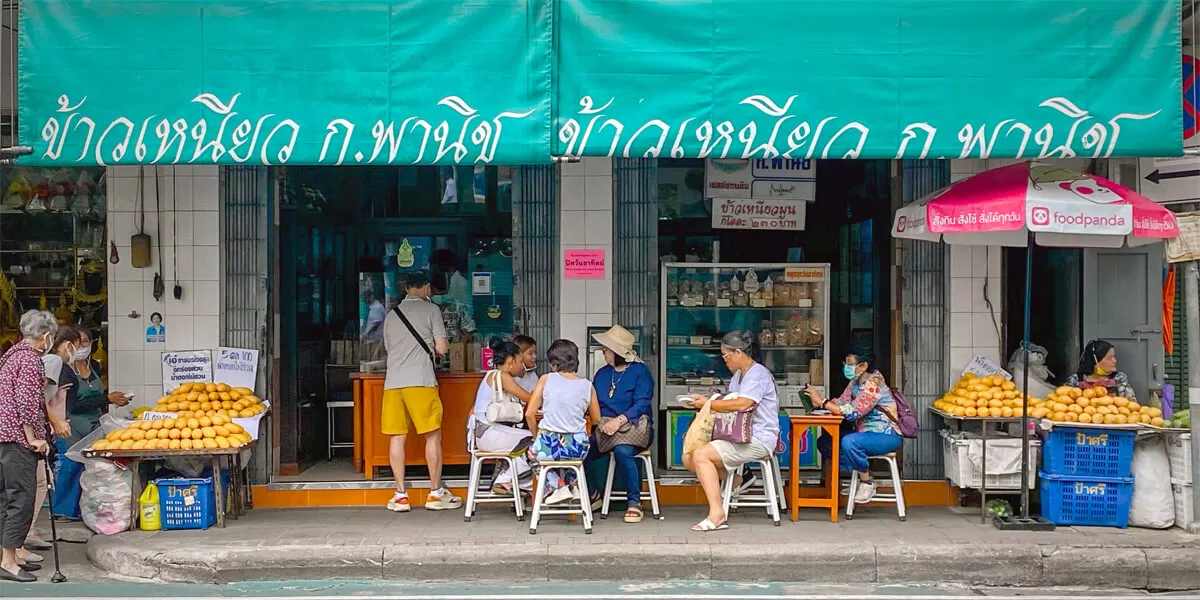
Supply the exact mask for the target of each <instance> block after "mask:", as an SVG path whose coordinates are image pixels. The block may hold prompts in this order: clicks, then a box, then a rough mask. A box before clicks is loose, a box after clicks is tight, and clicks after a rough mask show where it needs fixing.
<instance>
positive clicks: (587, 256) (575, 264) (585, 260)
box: [563, 250, 604, 279]
mask: <svg viewBox="0 0 1200 600" xmlns="http://www.w3.org/2000/svg"><path fill="white" fill-rule="evenodd" d="M563 277H564V278H565V279H604V251H603V250H563Z"/></svg>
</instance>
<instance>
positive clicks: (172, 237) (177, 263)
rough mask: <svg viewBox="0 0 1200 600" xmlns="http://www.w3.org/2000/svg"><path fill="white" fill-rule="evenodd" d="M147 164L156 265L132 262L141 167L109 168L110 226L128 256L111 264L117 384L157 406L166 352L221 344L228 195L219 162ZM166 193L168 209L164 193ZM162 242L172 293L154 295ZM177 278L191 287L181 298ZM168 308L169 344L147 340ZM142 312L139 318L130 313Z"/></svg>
mask: <svg viewBox="0 0 1200 600" xmlns="http://www.w3.org/2000/svg"><path fill="white" fill-rule="evenodd" d="M155 171H156V168H155V167H152V166H149V167H144V173H145V178H144V184H143V192H142V193H143V197H144V198H145V206H146V219H145V229H144V231H145V232H146V233H148V234H150V237H151V239H152V240H153V243H154V251H153V252H152V261H153V262H152V265H151V266H150V267H148V268H144V269H135V268H133V267H132V265H131V263H130V259H131V253H130V247H129V239H130V236H132V235H133V234H135V233H137V231H138V229H137V228H138V223H139V220H140V219H139V217H138V212H137V209H138V200H137V199H138V181H139V178H138V167H112V168H110V169H109V170H108V177H107V179H108V232H109V239H110V240H111V241H113V242H115V243H116V244H117V253H118V255H119V256H120V261H119V262H118V263H117V264H115V265H114V264H112V263H111V262H110V263H109V264H108V290H109V302H108V323H109V328H108V344H109V346H108V348H107V351H108V363H109V387H110V389H113V390H117V391H123V392H132V393H134V394H136V399H135V401H134V403H133V404H132V405H131V406H130V408H137V407H138V406H145V405H150V406H153V404H154V401H155V400H157V399H158V397H159V396H161V395H162V368H161V366H160V365H161V353H162V352H163V351H165V350H194V349H213V350H215V349H216V348H217V346H218V345H219V344H220V338H219V332H220V317H219V314H220V313H219V310H220V300H221V294H220V264H221V261H220V251H219V247H218V244H219V243H220V239H221V231H220V223H221V221H220V210H219V208H220V202H219V192H218V182H219V179H218V172H217V167H215V166H162V167H157V177H158V188H157V192H156V189H155V183H154V181H155V179H154V178H155ZM159 196H161V216H162V219H161V234H160V229H159V224H160V218H159V216H160V210H159V204H158V203H157V202H156V198H157V197H159ZM159 248H161V249H162V253H161V256H162V265H161V266H162V271H161V272H162V275H163V280H164V293H163V296H162V298H161V299H160V300H155V299H154V276H155V274H156V273H159V272H160V270H159V269H160V263H159V256H160V254H159ZM176 281H178V282H179V284H180V285H181V286H182V287H183V295H182V298H181V299H179V300H176V299H175V297H174V295H173V293H172V289H173V288H174V286H175V283H176ZM156 312H157V313H160V314H162V315H163V325H164V326H165V327H166V331H167V336H166V337H167V339H166V342H165V343H156V342H147V341H146V328H147V327H148V326H149V325H150V315H151V314H153V313H156ZM133 313H137V317H136V318H133V317H131V316H130V315H131V314H133Z"/></svg>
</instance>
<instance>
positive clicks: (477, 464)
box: [463, 450, 525, 523]
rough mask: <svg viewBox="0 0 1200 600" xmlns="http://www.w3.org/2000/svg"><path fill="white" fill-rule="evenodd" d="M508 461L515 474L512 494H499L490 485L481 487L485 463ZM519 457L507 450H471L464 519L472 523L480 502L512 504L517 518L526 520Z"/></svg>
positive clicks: (511, 471) (511, 470)
mask: <svg viewBox="0 0 1200 600" xmlns="http://www.w3.org/2000/svg"><path fill="white" fill-rule="evenodd" d="M488 462H492V463H497V464H499V463H506V464H507V465H508V468H509V469H510V471H509V472H510V473H512V474H513V491H512V495H511V496H505V495H501V494H497V493H495V492H493V491H492V489H491V487H490V486H489V487H488V488H486V489H480V485H481V483H482V482H481V481H480V479H481V478H482V475H483V465H484V464H485V463H488ZM516 474H517V458H516V457H515V456H512V455H511V454H510V453H507V452H481V451H479V450H474V451H472V452H471V478H470V480H469V481H468V482H467V502H466V512H465V513H464V514H463V520H464V521H466V522H468V523H470V522H471V517H472V516H473V515H474V514H475V511H476V510H478V508H479V505H480V504H512V505H513V510H514V511H516V513H517V520H518V521H524V520H525V506H524V505H525V502H524V501H523V500H521V490H520V489H519V487H518V486H517V478H516Z"/></svg>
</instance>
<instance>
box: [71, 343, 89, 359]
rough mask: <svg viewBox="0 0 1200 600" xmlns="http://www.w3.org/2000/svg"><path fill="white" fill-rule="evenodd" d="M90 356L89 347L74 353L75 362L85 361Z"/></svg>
mask: <svg viewBox="0 0 1200 600" xmlns="http://www.w3.org/2000/svg"><path fill="white" fill-rule="evenodd" d="M91 355H92V349H91V347H89V346H84V347H82V348H79V349H78V350H76V351H75V360H87V359H88V357H89V356H91Z"/></svg>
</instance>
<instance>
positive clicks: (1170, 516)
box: [1129, 434, 1175, 529]
mask: <svg viewBox="0 0 1200 600" xmlns="http://www.w3.org/2000/svg"><path fill="white" fill-rule="evenodd" d="M1129 524H1130V525H1133V526H1134V527H1146V528H1148V529H1166V528H1168V527H1171V526H1173V525H1175V495H1174V492H1173V491H1172V490H1171V463H1170V461H1169V460H1167V444H1166V442H1165V441H1164V440H1163V437H1162V435H1159V434H1151V435H1143V436H1140V437H1138V440H1137V443H1135V444H1134V446H1133V503H1132V504H1131V505H1130V506H1129Z"/></svg>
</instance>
